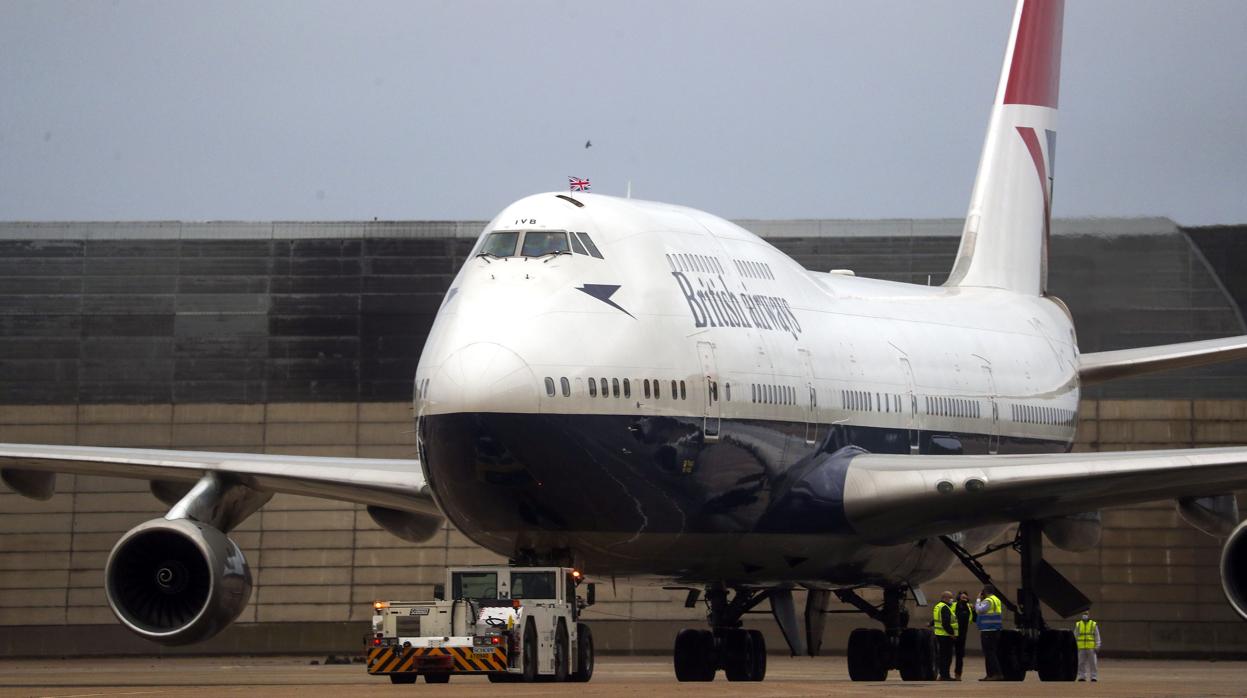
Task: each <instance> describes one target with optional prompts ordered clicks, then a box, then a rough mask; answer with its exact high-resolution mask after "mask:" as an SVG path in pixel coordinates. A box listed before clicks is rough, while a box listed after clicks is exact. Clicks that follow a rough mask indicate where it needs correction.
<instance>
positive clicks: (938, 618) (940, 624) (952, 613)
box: [932, 601, 957, 637]
mask: <svg viewBox="0 0 1247 698" xmlns="http://www.w3.org/2000/svg"><path fill="white" fill-rule="evenodd" d="M946 608H947V609H948V615H949V617H950V619H951V620H952V623H950V625H952V627H953V631H952V632H951V633H949V632H947V631H946V630H944V621H943V620H942V618H943V610H944V609H946ZM932 615H933V616H934V618H935V634H936V635H938V636H940V637H957V611H956V609H954V608H953V607H952V606H951V605H950V604H946V603H944V602H943V601H941V602H939V603H937V604H935V610H934V611H932Z"/></svg>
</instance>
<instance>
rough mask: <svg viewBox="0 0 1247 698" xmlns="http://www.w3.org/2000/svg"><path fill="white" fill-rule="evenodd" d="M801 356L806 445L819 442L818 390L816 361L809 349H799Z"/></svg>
mask: <svg viewBox="0 0 1247 698" xmlns="http://www.w3.org/2000/svg"><path fill="white" fill-rule="evenodd" d="M797 353H798V354H800V355H801V369H802V371H803V372H804V377H805V392H806V404H805V443H807V444H813V443H814V442H816V441H818V389H817V388H816V387H814V360H813V359H812V358H811V357H810V351H809V350H808V349H798V350H797Z"/></svg>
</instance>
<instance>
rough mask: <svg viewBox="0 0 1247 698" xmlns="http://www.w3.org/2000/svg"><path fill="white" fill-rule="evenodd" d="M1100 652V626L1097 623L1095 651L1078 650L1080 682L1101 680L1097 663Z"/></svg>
mask: <svg viewBox="0 0 1247 698" xmlns="http://www.w3.org/2000/svg"><path fill="white" fill-rule="evenodd" d="M1099 650H1100V624H1099V623H1096V624H1095V649H1091V650H1078V679H1079V680H1080V681H1086V680H1087V679H1091V680H1092V681H1096V680H1097V679H1098V678H1099V677H1098V675H1097V672H1096V670H1097V668H1098V666H1097V665H1098V662H1097V661H1096V657H1095V653H1096V652H1098V651H1099Z"/></svg>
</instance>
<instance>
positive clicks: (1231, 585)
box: [1221, 521, 1247, 620]
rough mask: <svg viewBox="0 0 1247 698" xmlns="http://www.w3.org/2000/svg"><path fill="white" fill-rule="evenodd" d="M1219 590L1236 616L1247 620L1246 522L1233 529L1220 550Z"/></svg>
mask: <svg viewBox="0 0 1247 698" xmlns="http://www.w3.org/2000/svg"><path fill="white" fill-rule="evenodd" d="M1221 589H1222V591H1224V592H1225V599H1226V600H1227V601H1229V602H1230V605H1231V606H1233V607H1234V610H1235V611H1237V612H1238V615H1240V616H1242V617H1243V618H1244V619H1245V620H1247V521H1244V522H1243V523H1240V524H1239V525H1238V528H1235V529H1234V532H1233V533H1231V534H1230V537H1229V538H1228V539H1226V541H1225V547H1223V548H1221Z"/></svg>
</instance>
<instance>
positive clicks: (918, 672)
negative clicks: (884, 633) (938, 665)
mask: <svg viewBox="0 0 1247 698" xmlns="http://www.w3.org/2000/svg"><path fill="white" fill-rule="evenodd" d="M934 642H935V634H934V633H932V632H931V631H930V630H927V629H926V628H905V629H904V630H902V631H901V636H900V641H899V644H898V645H897V648H896V652H897V657H896V666H897V669H899V670H900V674H901V680H902V681H932V680H934V679H935V652H934V649H933V647H932V644H933V643H934Z"/></svg>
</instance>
